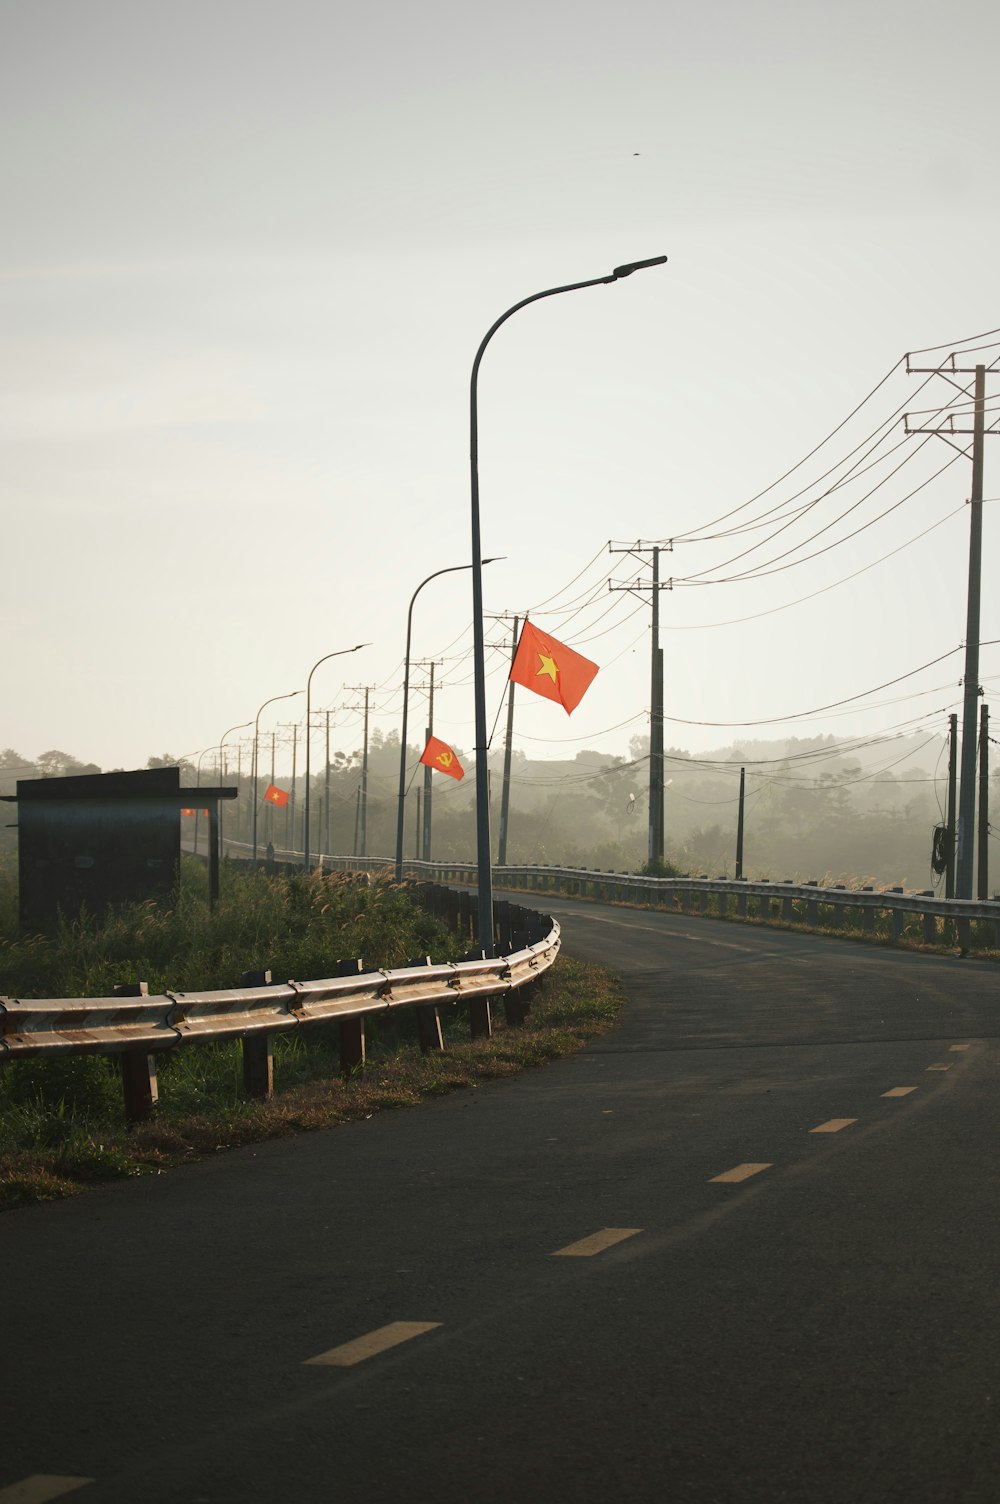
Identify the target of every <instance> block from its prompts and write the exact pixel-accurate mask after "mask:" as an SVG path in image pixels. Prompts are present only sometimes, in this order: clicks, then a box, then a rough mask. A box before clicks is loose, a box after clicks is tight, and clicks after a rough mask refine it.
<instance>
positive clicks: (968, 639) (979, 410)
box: [956, 366, 986, 898]
mask: <svg viewBox="0 0 1000 1504" xmlns="http://www.w3.org/2000/svg"><path fill="white" fill-rule="evenodd" d="M985 413H986V367H985V366H976V385H975V414H974V418H973V438H972V495H971V497H970V503H971V518H970V526H969V598H968V611H967V615H966V627H965V694H964V697H963V707H962V765H961V785H960V790H959V798H958V865H957V872H956V890H957V891H956V897H958V898H971V897H972V874H973V870H974V859H975V823H976V731H977V727H976V722H977V721H978V719H979V716H978V707H979V599H980V580H981V575H982V556H983V448H984V443H983V440H984V433H985V424H986V417H985Z"/></svg>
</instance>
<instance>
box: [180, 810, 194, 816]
mask: <svg viewBox="0 0 1000 1504" xmlns="http://www.w3.org/2000/svg"><path fill="white" fill-rule="evenodd" d="M181 814H182V815H193V814H194V810H193V809H182V810H181Z"/></svg>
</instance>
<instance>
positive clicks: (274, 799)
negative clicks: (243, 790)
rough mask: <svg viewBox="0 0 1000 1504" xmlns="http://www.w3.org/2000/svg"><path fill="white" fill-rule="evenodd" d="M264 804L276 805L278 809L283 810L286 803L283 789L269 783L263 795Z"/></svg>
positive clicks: (286, 796) (286, 798) (286, 795)
mask: <svg viewBox="0 0 1000 1504" xmlns="http://www.w3.org/2000/svg"><path fill="white" fill-rule="evenodd" d="M264 803H265V804H276V805H277V806H278V808H279V809H284V807H285V805H286V804H287V803H288V794H287V792H286V791H285V789H279V788H278V785H277V784H276V783H269V784H268V786H267V791H266V793H265V794H264Z"/></svg>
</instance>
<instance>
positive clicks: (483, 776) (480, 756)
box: [469, 256, 667, 956]
mask: <svg viewBox="0 0 1000 1504" xmlns="http://www.w3.org/2000/svg"><path fill="white" fill-rule="evenodd" d="M666 259H667V258H666V256H651V257H650V258H649V259H648V260H646V261H629V262H626V264H625V265H624V266H616V267H615V269H614V271H613V272H609V273H608V275H607V276H604V277H592V278H591V279H590V280H589V281H587V282H568V283H567V284H566V285H565V286H564V287H547V288H546V289H545V291H544V292H536V293H532V295H531V297H530V298H522V299H521V301H520V302H519V303H515V304H514V306H513V307H512V308H508V309H507V312H506V313H502V314H501V315H500V317H499V318H498V319H497V321H496V323H495V324H493V325H492V326H491V327H490V328H489V329H488V330H487V331H486V334H485V335H484V336H483V340H482V343H481V344H480V346H479V349H478V350H477V351H476V358H475V360H474V361H473V363H472V380H471V383H470V387H469V459H470V466H471V472H472V628H473V653H474V659H475V699H476V866H477V871H478V884H479V946H480V949H481V950H483V951H484V953H485V954H486V955H487V956H492V954H493V871H492V868H491V864H490V791H489V777H488V774H487V768H486V753H487V730H486V645H485V639H484V632H483V575H482V569H481V567H480V566H481V554H482V543H481V541H480V528H479V417H478V412H477V402H478V394H477V386H478V381H479V366H480V362H481V361H482V358H483V355H484V353H485V350H486V346H487V345H488V344H489V342H490V340H491V339H492V338H493V336H494V334H496V332H497V330H498V329H499V328H500V326H501V324H505V323H506V322H507V320H508V319H509V318H510V317H511V315H512V314H515V313H517V312H518V311H519V310H520V309H522V308H527V306H528V304H529V303H537V302H539V301H540V300H541V299H542V298H554V297H556V296H557V294H559V293H562V292H578V291H579V290H580V289H581V288H584V287H600V286H601V285H602V283H605V282H620V281H621V280H622V279H623V278H624V277H630V276H631V275H632V273H633V272H637V271H641V270H642V269H643V268H644V267H647V266H662V265H663V263H664V262H665V261H666Z"/></svg>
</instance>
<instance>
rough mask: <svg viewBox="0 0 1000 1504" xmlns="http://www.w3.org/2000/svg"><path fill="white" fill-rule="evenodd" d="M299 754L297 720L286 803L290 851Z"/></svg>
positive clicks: (293, 836) (287, 837)
mask: <svg viewBox="0 0 1000 1504" xmlns="http://www.w3.org/2000/svg"><path fill="white" fill-rule="evenodd" d="M298 755H299V723H298V721H296V722H295V725H294V726H293V727H292V787H291V790H290V791H289V795H288V803H287V804H286V805H285V849H286V850H287V851H289V852H291V851H293V850H294V848H295V775H296V765H297V763H298Z"/></svg>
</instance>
